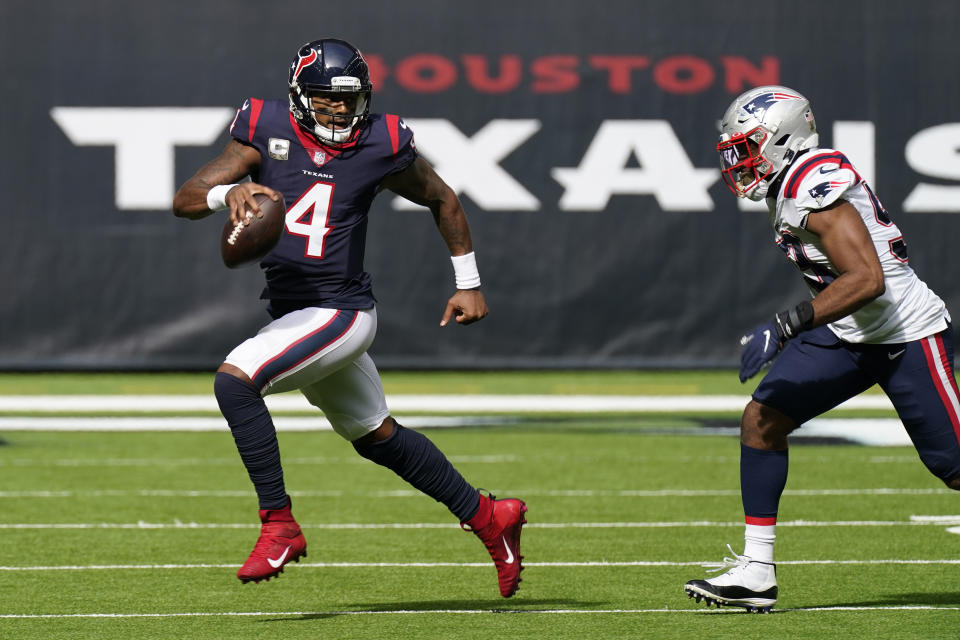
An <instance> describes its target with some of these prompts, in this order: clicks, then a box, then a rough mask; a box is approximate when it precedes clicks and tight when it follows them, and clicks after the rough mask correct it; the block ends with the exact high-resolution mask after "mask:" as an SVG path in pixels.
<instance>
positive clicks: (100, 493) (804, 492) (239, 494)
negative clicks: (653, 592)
mask: <svg viewBox="0 0 960 640" xmlns="http://www.w3.org/2000/svg"><path fill="white" fill-rule="evenodd" d="M477 458H479V459H475V460H469V462H496V461H493V460H486V459H483V457H482V456H477ZM458 461H459V462H467V461H466V460H458ZM500 462H503V460H500ZM0 466H2V465H0ZM491 491H492V492H493V493H494V494H497V495H499V494H500V493H502V491H498V490H496V489H491ZM289 493H290V496H291V497H294V498H338V497H342V496H345V495H350V496H355V497H362V498H419V497H422V496H423V494H422V493H421V492H419V491H417V490H416V489H397V490H392V491H364V492H349V494H348V492H345V491H340V490H329V491H291V492H289ZM510 493H515V494H516V495H518V496H523V497H524V498H527V497H531V496H537V497H551V498H557V497H559V498H595V497H616V498H713V497H730V496H739V495H740V490H739V489H512V490H511V491H510ZM952 493H954V491H952V490H951V489H947V488H946V487H944V488H927V489H894V488H883V487H881V488H873V489H786V490H785V491H784V492H783V495H785V496H806V497H817V496H927V495H948V494H952ZM254 495H256V494H255V493H254V491H253V490H252V489H249V490H238V491H228V490H219V491H217V490H214V491H211V490H204V489H184V490H172V489H98V490H85V489H80V490H70V489H62V490H55V491H46V490H32V491H0V499H2V498H12V499H21V498H31V499H33V498H127V497H140V498H149V497H164V498H243V499H249V498H251V497H253V496H254ZM911 517H912V518H918V519H921V518H923V519H935V520H937V519H939V520H940V521H946V522H949V523H950V524H953V523H956V524H960V516H911Z"/></svg>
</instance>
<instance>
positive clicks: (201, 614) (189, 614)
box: [0, 605, 960, 620]
mask: <svg viewBox="0 0 960 640" xmlns="http://www.w3.org/2000/svg"><path fill="white" fill-rule="evenodd" d="M787 611H796V612H803V613H832V612H863V611H880V612H882V611H960V607H936V606H927V605H922V606H921V605H916V606H914V605H892V606H889V605H883V606H873V607H796V608H789V609H774V612H787ZM507 613H509V614H516V615H544V614H547V615H550V614H562V615H597V614H600V615H611V614H634V615H636V614H651V613H670V614H672V613H685V614H697V615H713V616H722V615H749V614H746V613H744V612H743V610H742V609H738V608H726V609H703V608H696V609H692V608H691V609H669V608H663V609H396V610H382V609H381V610H360V611H357V610H345V611H337V610H333V611H217V612H209V611H184V612H173V613H148V612H143V613H34V614H30V613H23V614H18V613H6V614H0V619H3V618H6V619H19V620H24V619H27V620H30V619H41V620H47V619H52V618H236V617H243V618H249V617H270V618H276V617H281V616H296V617H305V616H311V617H314V616H316V617H319V616H323V617H335V616H397V615H483V614H495V615H503V614H507Z"/></svg>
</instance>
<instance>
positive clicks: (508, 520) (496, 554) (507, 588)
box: [460, 493, 527, 598]
mask: <svg viewBox="0 0 960 640" xmlns="http://www.w3.org/2000/svg"><path fill="white" fill-rule="evenodd" d="M526 511H527V505H526V504H525V503H524V502H523V500H517V499H516V498H504V499H503V500H497V499H496V498H495V497H494V496H489V497H488V496H485V495H483V494H482V493H481V494H480V508H479V509H478V510H477V514H476V515H475V516H474V517H473V518H471V519H470V520H469V521H467V522H461V523H460V526H461V527H463V528H464V529H465V530H467V531H473V533H475V534H476V536H477V537H478V538H480V541H481V542H483V544H484V546H486V547H487V551H489V552H490V557H491V558H493V563H494V564H495V565H496V567H497V577H498V578H499V581H500V595H502V596H503V597H504V598H509V597H510V596H512V595H513V594H515V593H516V592H517V588H518V587H519V585H520V580H521V579H520V572H521V571H523V556H522V555H520V530H521V528H522V527H523V525H524V524H526V522H527V519H526V518H525V517H524V516H523V514H524V513H526Z"/></svg>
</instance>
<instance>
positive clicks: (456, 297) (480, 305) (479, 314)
mask: <svg viewBox="0 0 960 640" xmlns="http://www.w3.org/2000/svg"><path fill="white" fill-rule="evenodd" d="M488 313H490V310H489V309H488V308H487V301H486V300H484V298H483V294H482V293H480V290H479V289H457V292H456V293H455V294H453V296H451V297H450V299H449V300H447V308H446V309H445V310H444V311H443V317H442V318H441V319H440V326H441V327H445V326H447V323H449V322H450V318H454V319H455V320H456V321H457V323H458V324H470V323H471V322H476V321H477V320H480V319H482V318H483V317H484V316H486V315H487V314H488Z"/></svg>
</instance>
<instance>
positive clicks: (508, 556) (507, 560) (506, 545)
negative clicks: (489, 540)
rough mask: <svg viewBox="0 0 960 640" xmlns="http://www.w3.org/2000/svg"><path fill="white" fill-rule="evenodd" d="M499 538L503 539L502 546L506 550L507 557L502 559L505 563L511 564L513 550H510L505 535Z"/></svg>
mask: <svg viewBox="0 0 960 640" xmlns="http://www.w3.org/2000/svg"><path fill="white" fill-rule="evenodd" d="M500 539H501V540H503V546H504V548H505V549H506V550H507V559H506V560H504V562H505V563H507V564H513V552H512V551H510V545H508V544H507V537H506V536H500Z"/></svg>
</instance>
